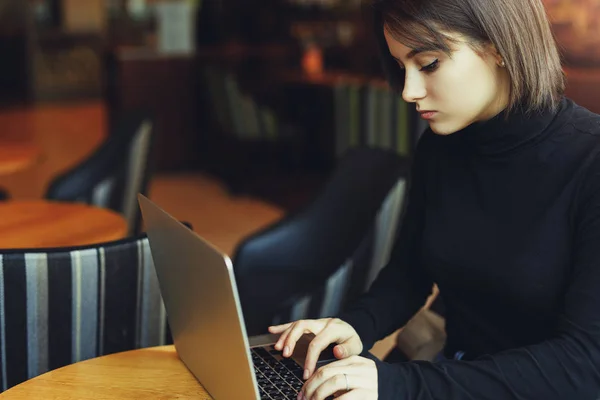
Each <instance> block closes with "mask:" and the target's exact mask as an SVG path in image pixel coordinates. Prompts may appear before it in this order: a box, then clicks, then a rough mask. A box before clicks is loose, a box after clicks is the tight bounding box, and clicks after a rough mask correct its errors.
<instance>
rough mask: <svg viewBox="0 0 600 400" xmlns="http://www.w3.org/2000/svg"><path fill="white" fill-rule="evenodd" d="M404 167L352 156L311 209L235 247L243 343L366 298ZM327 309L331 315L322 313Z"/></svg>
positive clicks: (382, 153) (395, 212) (384, 154)
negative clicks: (361, 296)
mask: <svg viewBox="0 0 600 400" xmlns="http://www.w3.org/2000/svg"><path fill="white" fill-rule="evenodd" d="M407 164H408V163H407V161H406V160H405V159H403V158H401V157H400V156H398V155H397V154H396V153H394V152H391V151H386V150H380V149H370V148H356V149H352V150H350V151H348V152H347V153H346V154H345V156H344V157H342V159H341V160H340V162H339V164H338V165H337V167H336V168H335V170H334V173H333V175H332V176H331V178H330V180H329V182H328V183H327V184H326V185H325V187H324V189H323V190H322V192H321V193H320V194H319V195H318V196H317V198H316V199H315V200H314V202H313V203H312V204H310V205H309V206H308V207H307V208H306V209H304V210H302V211H301V212H298V213H295V214H293V215H290V216H287V217H285V218H284V219H282V220H281V221H279V222H276V223H275V224H273V225H271V226H269V227H267V228H265V229H263V230H261V231H259V232H257V233H254V234H252V235H251V236H250V237H247V238H245V239H244V240H243V241H242V242H241V243H240V244H239V246H238V247H237V249H236V251H235V254H234V261H233V265H234V271H235V276H236V282H237V285H238V290H239V293H240V301H241V305H242V309H243V312H244V319H245V322H246V328H247V331H248V334H249V335H254V334H261V333H265V332H266V329H267V327H268V326H269V325H271V324H272V323H277V322H285V321H286V320H291V319H297V318H298V317H301V318H317V317H321V316H326V314H332V313H335V312H336V311H337V310H338V309H339V308H341V307H342V306H343V302H345V301H351V299H352V298H354V297H355V296H357V295H358V294H359V293H362V292H363V291H364V290H365V288H366V286H368V281H369V280H372V279H373V276H372V275H373V274H374V271H373V258H375V259H377V260H378V262H377V264H379V265H376V266H375V269H377V268H381V267H382V266H383V264H385V262H387V260H385V256H383V253H386V252H387V253H389V251H390V249H391V242H392V241H393V237H394V235H395V226H396V224H397V221H398V219H399V213H400V212H399V209H400V208H401V205H400V203H401V202H402V199H403V197H404V195H403V192H404V190H403V189H404V184H405V181H406V179H405V178H406V176H407V169H408V168H407ZM394 188H396V189H397V190H394ZM390 197H392V198H395V201H386V198H387V199H388V200H389V199H390ZM386 202H387V203H388V207H387V208H388V211H387V212H385V213H384V215H381V212H382V207H383V208H385V205H386ZM378 216H380V217H381V218H379V222H378V218H377V217H378ZM382 222H383V224H381V223H382ZM382 225H383V226H382ZM377 231H379V232H377ZM378 233H380V235H379V239H382V238H383V242H382V241H381V240H379V242H380V243H385V245H383V246H380V245H377V236H378ZM381 233H383V235H381ZM349 260H350V261H349ZM332 302H333V303H334V304H335V305H336V307H327V304H326V303H329V305H331V303H332ZM298 309H301V310H300V312H298Z"/></svg>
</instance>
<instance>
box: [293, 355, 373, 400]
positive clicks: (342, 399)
mask: <svg viewBox="0 0 600 400" xmlns="http://www.w3.org/2000/svg"><path fill="white" fill-rule="evenodd" d="M301 393H302V394H303V395H304V397H302V396H300V395H299V396H298V399H305V400H325V399H326V398H327V397H329V396H332V395H335V396H338V397H337V398H338V399H339V400H353V399H356V400H358V399H360V400H363V399H366V400H370V399H377V367H376V366H375V362H374V361H373V360H369V359H368V358H364V357H360V356H352V357H348V358H345V359H343V360H340V361H336V362H332V363H331V364H327V365H325V366H324V367H321V368H319V369H318V370H317V371H316V372H315V373H314V374H313V375H312V376H311V377H310V379H308V380H307V381H306V383H305V384H304V387H303V388H302V392H301Z"/></svg>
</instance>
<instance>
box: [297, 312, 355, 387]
mask: <svg viewBox="0 0 600 400" xmlns="http://www.w3.org/2000/svg"><path fill="white" fill-rule="evenodd" d="M339 329H341V328H340V327H339V326H337V325H336V322H335V320H333V319H332V320H329V321H328V322H327V324H326V325H325V327H324V328H323V329H322V330H321V331H320V332H319V333H316V332H313V333H315V334H316V336H315V338H314V339H313V340H312V341H311V342H310V344H309V345H308V351H307V352H306V360H305V361H304V370H305V374H304V379H308V378H309V377H310V376H311V375H312V374H313V372H314V370H315V367H316V365H317V360H318V359H319V355H320V354H321V352H322V351H323V350H325V348H326V347H327V346H329V345H330V344H331V343H336V342H339V341H343V340H344V339H345V338H343V337H341V336H340V332H339ZM336 347H337V346H336ZM334 351H335V350H334ZM345 351H346V350H345V349H344V351H343V352H344V353H343V354H346V352H345ZM338 353H339V350H338ZM306 371H308V375H307V374H306Z"/></svg>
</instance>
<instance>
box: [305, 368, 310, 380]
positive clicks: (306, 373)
mask: <svg viewBox="0 0 600 400" xmlns="http://www.w3.org/2000/svg"><path fill="white" fill-rule="evenodd" d="M308 374H309V372H308V369H305V370H304V380H306V379H308Z"/></svg>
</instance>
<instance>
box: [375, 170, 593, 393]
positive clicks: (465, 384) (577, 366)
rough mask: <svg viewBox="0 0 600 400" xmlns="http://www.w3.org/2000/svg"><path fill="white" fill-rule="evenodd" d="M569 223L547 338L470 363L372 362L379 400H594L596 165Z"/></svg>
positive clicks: (584, 186) (451, 361)
mask: <svg viewBox="0 0 600 400" xmlns="http://www.w3.org/2000/svg"><path fill="white" fill-rule="evenodd" d="M596 164H597V165H596V167H595V168H593V171H594V172H593V173H591V174H588V178H589V179H586V181H587V182H588V184H587V187H586V185H583V186H582V188H583V189H582V191H581V196H580V199H577V200H576V201H575V204H577V205H578V210H576V211H575V212H574V214H573V215H574V217H573V227H574V235H573V253H572V254H573V256H572V257H573V258H572V268H571V270H570V271H569V274H568V282H567V283H566V285H565V292H564V299H563V303H562V307H561V311H560V315H558V321H557V325H556V329H555V331H554V333H553V334H552V335H551V338H550V339H548V340H546V341H544V342H541V343H537V344H534V345H531V346H527V347H521V348H515V349H511V350H507V351H504V352H501V353H497V354H493V355H487V356H484V357H481V358H478V359H476V360H473V361H454V360H447V361H442V362H439V363H428V362H407V363H399V364H386V363H383V362H378V363H377V367H378V382H379V399H398V400H402V399H407V400H408V399H421V400H429V399H438V400H439V399H449V400H450V399H452V400H463V399H464V400H466V399H473V400H474V399H477V400H482V399H498V400H500V399H502V400H506V399H519V400H529V399H531V400H537V399H544V400H559V399H561V400H562V399H590V400H595V399H598V398H600V163H596Z"/></svg>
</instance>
